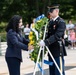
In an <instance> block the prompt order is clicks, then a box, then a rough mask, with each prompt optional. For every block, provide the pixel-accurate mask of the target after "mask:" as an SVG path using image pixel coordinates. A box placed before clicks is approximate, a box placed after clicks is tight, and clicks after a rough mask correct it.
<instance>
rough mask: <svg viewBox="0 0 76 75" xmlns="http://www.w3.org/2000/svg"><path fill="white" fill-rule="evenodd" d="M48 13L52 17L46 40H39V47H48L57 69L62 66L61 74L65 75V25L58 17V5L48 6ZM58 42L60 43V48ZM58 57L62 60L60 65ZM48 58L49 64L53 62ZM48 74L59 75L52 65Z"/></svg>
mask: <svg viewBox="0 0 76 75" xmlns="http://www.w3.org/2000/svg"><path fill="white" fill-rule="evenodd" d="M48 12H49V14H50V16H51V17H52V20H50V22H49V25H48V27H47V30H48V32H47V38H46V39H45V40H41V41H40V42H39V45H40V46H41V47H42V46H48V48H49V50H50V52H51V53H52V55H53V57H54V59H55V61H56V63H57V65H58V66H59V68H60V66H61V65H60V64H62V69H61V70H62V74H63V75H65V72H64V56H65V55H67V54H66V50H65V45H64V32H65V29H66V24H65V22H64V20H63V19H62V18H61V17H59V5H57V4H56V5H52V6H48ZM59 42H61V46H60V44H59ZM60 57H61V58H62V60H61V61H62V63H61V62H60ZM48 58H49V61H50V62H53V60H52V58H51V57H50V55H49V54H48ZM49 73H50V74H49V75H60V73H59V71H58V69H57V68H56V66H55V64H54V63H53V65H51V66H49Z"/></svg>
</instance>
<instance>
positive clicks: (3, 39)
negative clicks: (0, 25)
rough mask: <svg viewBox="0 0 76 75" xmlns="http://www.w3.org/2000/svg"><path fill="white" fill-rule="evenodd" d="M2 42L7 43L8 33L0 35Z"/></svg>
mask: <svg viewBox="0 0 76 75" xmlns="http://www.w3.org/2000/svg"><path fill="white" fill-rule="evenodd" d="M0 39H1V42H6V33H0Z"/></svg>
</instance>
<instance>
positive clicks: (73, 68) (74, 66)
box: [0, 49, 76, 75]
mask: <svg viewBox="0 0 76 75" xmlns="http://www.w3.org/2000/svg"><path fill="white" fill-rule="evenodd" d="M67 53H68V56H66V57H65V73H66V75H76V50H68V49H67ZM22 54H23V62H22V64H21V75H33V71H34V65H35V64H34V62H33V61H31V60H30V59H29V58H28V52H26V51H23V53H22ZM45 58H46V59H47V56H45ZM37 71H39V70H38V69H37ZM44 72H45V74H44V75H49V74H48V65H46V64H44ZM0 75H9V74H8V68H7V64H6V62H5V58H4V56H0ZM36 75H41V73H40V72H37V73H36Z"/></svg>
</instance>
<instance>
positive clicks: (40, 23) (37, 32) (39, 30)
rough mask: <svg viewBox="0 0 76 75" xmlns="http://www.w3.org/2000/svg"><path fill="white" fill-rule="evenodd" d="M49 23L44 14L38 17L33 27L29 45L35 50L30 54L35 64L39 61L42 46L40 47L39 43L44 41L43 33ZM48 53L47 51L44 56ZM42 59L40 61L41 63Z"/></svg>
mask: <svg viewBox="0 0 76 75" xmlns="http://www.w3.org/2000/svg"><path fill="white" fill-rule="evenodd" d="M47 23H48V18H47V17H45V16H44V14H42V15H40V16H38V17H37V18H36V20H35V23H34V25H33V28H32V31H31V32H30V34H29V40H30V42H29V44H28V45H33V46H34V50H32V51H31V52H30V58H31V60H33V61H34V62H36V61H37V56H38V52H39V48H40V46H39V45H38V42H39V41H40V40H41V39H43V35H44V34H43V33H44V29H45V26H46V25H47ZM45 53H46V50H44V54H45ZM41 59H42V58H40V59H39V61H41Z"/></svg>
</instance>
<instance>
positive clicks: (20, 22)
mask: <svg viewBox="0 0 76 75" xmlns="http://www.w3.org/2000/svg"><path fill="white" fill-rule="evenodd" d="M22 24H23V23H22V19H20V21H19V28H21V26H22Z"/></svg>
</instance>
